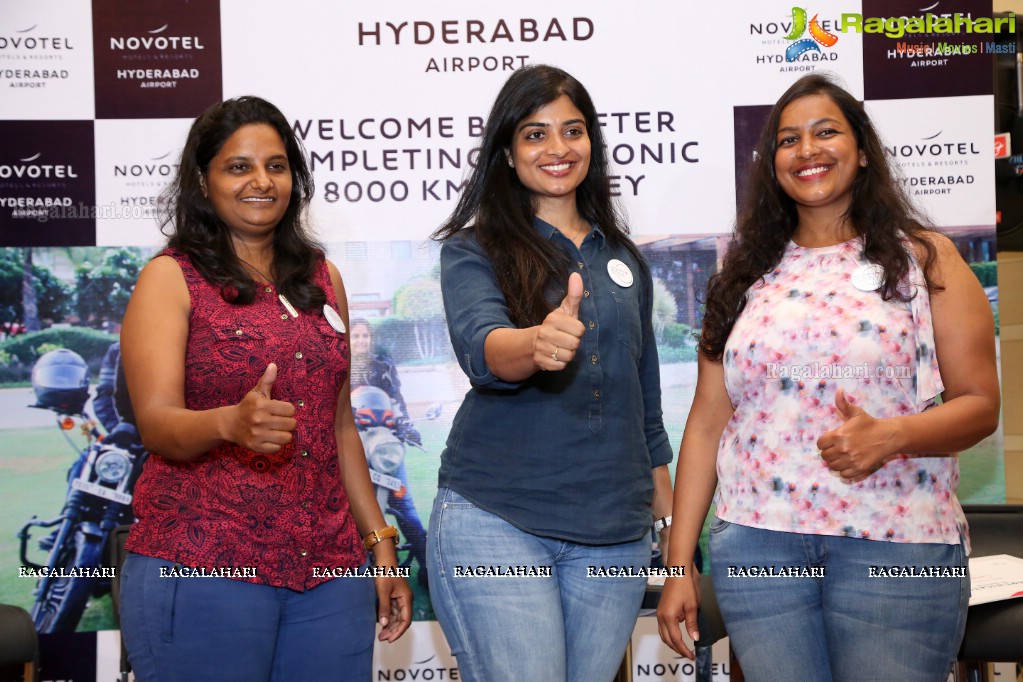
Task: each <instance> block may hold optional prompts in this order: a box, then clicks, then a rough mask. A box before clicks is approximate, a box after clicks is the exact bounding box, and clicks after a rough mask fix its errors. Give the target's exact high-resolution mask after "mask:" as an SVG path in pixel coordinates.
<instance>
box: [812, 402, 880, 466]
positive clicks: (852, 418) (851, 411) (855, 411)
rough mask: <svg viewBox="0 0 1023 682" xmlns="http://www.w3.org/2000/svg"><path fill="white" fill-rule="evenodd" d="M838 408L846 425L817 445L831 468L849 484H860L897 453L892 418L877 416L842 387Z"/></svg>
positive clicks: (832, 432)
mask: <svg viewBox="0 0 1023 682" xmlns="http://www.w3.org/2000/svg"><path fill="white" fill-rule="evenodd" d="M835 408H836V410H837V412H838V415H839V417H841V418H842V421H843V424H842V425H841V426H839V427H838V428H837V429H833V430H831V431H828V432H827V433H825V434H824V435H822V436H821V437H820V438H818V439H817V447H818V448H819V449H820V451H821V458H822V459H823V460H824V461H825V462H827V464H828V468H829V469H831V470H832V471H834V472H837V473H838V474H839V475H840V476H841V477H842V478H843V479H845V480H846V481H847V482H849V483H858V482H860V481H862V480H864V479H865V478H867V477H868V476H870V475H871V474H873V473H874V472H875V471H877V470H878V469H880V468H881V466H882V465H883V464H884V461H885V458H886V457H887V456H888V455H891V454H894V451H893V449H892V442H893V437H894V435H895V433H894V428H893V426H892V421H893V420H890V419H875V418H874V417H872V416H871V415H870V414H868V413H867V411H866V410H864V409H863V408H862V407H858V406H857V405H855V404H854V403H853V402H851V401H850V400H849V398H848V397H847V396H846V395H845V391H844V390H843V389H841V388H840V389H838V391H837V392H836V393H835Z"/></svg>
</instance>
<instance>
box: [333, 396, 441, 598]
mask: <svg viewBox="0 0 1023 682" xmlns="http://www.w3.org/2000/svg"><path fill="white" fill-rule="evenodd" d="M352 412H353V414H354V416H355V424H356V426H358V428H359V436H360V437H361V438H362V447H363V449H364V450H365V451H366V461H367V463H368V464H369V476H370V479H371V480H372V481H373V485H374V487H375V488H376V493H377V502H378V504H379V505H380V511H382V512H383V513H384V517H385V518H387V519H388V521H391V520H392V519H393V521H394V525H395V526H396V527H397V528H398V531H399V533H400V542H399V543H398V561H399V563H400V565H401V566H402V567H411V566H412V563H413V561H414V562H415V563H416V564H417V567H418V572H417V573H416V579H417V580H418V582H419V584H420V585H421V586H422V587H423V588H428V577H427V573H426V529H425V528H424V527H423V522H422V520H421V519H420V518H419V512H417V511H416V506H415V503H414V502H413V500H412V494H411V492H410V491H409V487H408V474H407V473H406V472H405V454H406V451H407V449H408V448H410V447H412V448H416V449H419V450H422V451H423V452H426V449H425V448H424V447H423V446H422V445H421V443H420V440H419V433H418V431H416V430H415V429H414V428H413V427H412V425H411V423H410V422H408V421H407V420H406V419H402V418H401V416H400V415H398V414H396V411H395V406H394V404H393V403H392V400H391V397H390V396H388V395H387V393H386V392H385V391H383V390H382V389H380V388H377V387H375V386H359V387H358V388H355V389H353V390H352ZM440 413H441V406H440V404H436V405H433V406H431V407H430V409H429V410H428V411H427V414H426V419H427V420H433V419H437V418H438V417H439V416H440Z"/></svg>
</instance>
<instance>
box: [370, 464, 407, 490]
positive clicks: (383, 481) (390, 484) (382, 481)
mask: <svg viewBox="0 0 1023 682" xmlns="http://www.w3.org/2000/svg"><path fill="white" fill-rule="evenodd" d="M369 478H370V480H371V481H373V482H374V483H376V484H377V485H380V486H383V487H385V488H387V489H388V490H394V491H395V492H397V491H399V490H401V479H400V478H396V477H394V476H388V475H387V474H382V473H380V472H379V471H375V470H373V469H370V470H369Z"/></svg>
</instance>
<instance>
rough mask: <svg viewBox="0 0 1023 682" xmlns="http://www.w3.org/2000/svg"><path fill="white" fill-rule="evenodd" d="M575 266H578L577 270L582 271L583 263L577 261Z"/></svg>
mask: <svg viewBox="0 0 1023 682" xmlns="http://www.w3.org/2000/svg"><path fill="white" fill-rule="evenodd" d="M576 265H578V266H579V269H580V270H582V269H583V265H584V264H583V262H582V261H579V262H578V263H576Z"/></svg>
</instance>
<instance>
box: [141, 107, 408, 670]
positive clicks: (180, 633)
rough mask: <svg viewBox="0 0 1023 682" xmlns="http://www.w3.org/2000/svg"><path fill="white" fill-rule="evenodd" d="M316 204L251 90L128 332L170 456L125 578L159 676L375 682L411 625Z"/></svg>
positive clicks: (148, 407) (207, 150) (190, 199)
mask: <svg viewBox="0 0 1023 682" xmlns="http://www.w3.org/2000/svg"><path fill="white" fill-rule="evenodd" d="M312 192H313V183H312V177H311V175H310V173H309V169H308V166H307V163H306V161H305V158H304V154H303V149H302V147H301V145H300V143H299V142H298V140H297V139H296V138H295V136H294V133H293V132H292V130H291V127H290V126H289V125H288V122H287V120H286V119H285V118H284V116H283V115H282V114H281V112H280V111H279V110H278V109H277V108H276V107H274V106H273V105H272V104H270V103H269V102H266V101H264V100H261V99H259V98H256V97H242V98H238V99H234V100H228V101H226V102H223V103H220V104H216V105H214V106H212V107H210V109H208V110H207V111H206V112H205V113H203V114H202V115H201V116H199V118H198V119H196V121H195V122H194V123H193V125H192V128H191V131H190V132H189V135H188V140H187V142H186V144H185V148H184V151H183V153H182V158H181V163H180V166H179V168H178V173H177V176H176V179H175V182H174V183H173V185H172V186H171V187H170V188H169V189H168V191H167V193H166V194H165V196H164V197H163V199H164V201H163V205H162V208H163V213H162V222H163V226H164V230H165V231H166V232H168V234H169V237H170V238H169V241H168V248H167V249H166V250H164V251H163V252H162V253H161V254H160V255H159V256H157V257H156V258H154V259H153V260H152V261H150V262H149V264H148V265H147V266H146V267H145V269H144V270H143V271H142V274H141V275H140V276H139V281H138V284H137V285H136V288H135V292H134V294H133V295H132V298H131V302H130V303H129V305H128V310H127V312H126V313H125V317H124V328H123V330H122V333H121V339H122V342H121V352H122V357H123V362H124V368H125V373H126V376H127V380H128V389H129V392H130V394H131V399H132V403H133V405H134V407H135V412H136V416H137V420H138V427H139V431H140V432H141V434H142V438H143V441H144V442H145V445H146V448H147V449H148V450H149V451H150V452H151V453H152V454H151V456H150V458H149V460H148V461H147V462H146V466H145V469H144V471H143V473H142V476H141V478H140V479H139V482H138V484H137V486H136V488H135V500H134V509H135V514H136V516H137V518H138V522H137V523H136V524H135V526H134V527H133V528H132V531H131V534H130V536H129V538H128V543H127V548H128V549H129V550H130V551H131V552H132V554H130V555H129V557H128V559H127V561H126V562H125V566H124V569H123V571H122V581H121V584H122V587H121V591H122V607H121V623H122V628H123V634H124V640H125V643H126V645H127V648H128V654H129V659H130V661H131V664H132V667H133V669H134V670H135V673H136V677H137V679H138V680H140V681H148V680H160V681H161V682H162V681H164V680H182V681H185V680H187V681H188V682H193V681H194V680H204V679H210V680H214V679H215V680H218V681H223V680H239V681H240V682H241V681H244V682H257V681H260V680H268V681H269V680H274V681H276V680H281V681H284V680H317V681H318V682H319V681H324V680H352V679H365V680H368V679H370V675H371V659H372V648H373V631H374V625H373V623H374V620H376V621H378V622H379V623H380V624H381V626H382V629H381V631H380V634H379V639H380V640H382V641H388V642H393V641H394V640H395V639H397V638H398V637H399V636H401V634H402V633H403V632H404V631H405V630H406V629H407V628H408V626H409V622H410V614H411V602H412V594H411V591H410V590H409V587H408V584H407V583H406V582H405V580H404V579H402V578H401V577H397V576H396V574H397V571H396V570H395V567H396V566H397V557H396V554H395V547H394V543H393V542H392V541H391V540H390V539H393V537H394V535H393V534H392V529H391V528H390V527H385V525H384V519H383V516H382V515H381V513H380V509H379V507H378V506H377V503H376V498H375V496H374V493H373V487H372V484H371V483H370V479H369V473H368V470H367V467H366V459H365V456H364V454H363V451H362V444H361V442H360V440H359V435H358V433H357V431H356V428H355V424H354V421H353V419H352V410H351V404H350V392H349V381H348V378H349V377H348V373H349V357H350V356H349V345H348V336H347V325H348V306H347V303H346V299H345V292H344V285H343V284H342V282H341V276H340V275H339V274H338V271H337V269H336V268H335V267H334V265H333V264H332V263H330V262H329V261H327V260H326V259H325V258H324V256H323V250H322V248H321V247H320V246H318V245H317V244H316V243H315V242H314V241H313V240H312V238H311V237H310V235H309V233H308V232H307V230H306V228H305V226H304V225H303V222H302V216H303V209H304V208H305V206H306V205H307V203H308V201H309V198H310V197H311V196H312ZM388 538H390V539H388ZM381 540H383V541H381ZM366 548H371V550H372V553H373V555H374V557H373V558H374V564H375V569H374V570H372V571H370V570H368V569H367V567H365V566H364V563H365V562H366ZM360 567H362V568H361V569H360ZM386 569H391V570H386ZM367 573H369V574H371V575H370V576H369V577H367V576H366V575H365V574H367ZM374 573H375V574H384V575H376V576H374V575H372V574H374ZM374 587H375V590H374ZM374 599H376V600H377V601H378V604H379V605H378V607H377V608H376V609H374V605H373V603H374Z"/></svg>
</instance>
